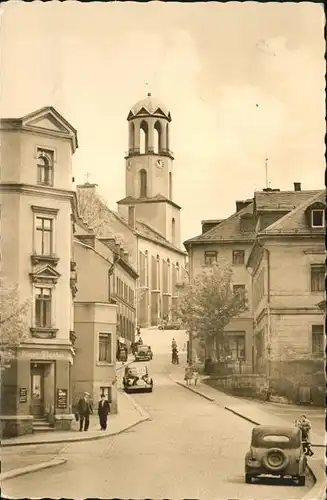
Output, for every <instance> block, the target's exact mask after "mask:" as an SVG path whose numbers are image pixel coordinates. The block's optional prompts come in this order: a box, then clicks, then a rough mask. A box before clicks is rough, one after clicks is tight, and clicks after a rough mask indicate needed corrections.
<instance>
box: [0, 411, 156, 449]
mask: <svg viewBox="0 0 327 500" xmlns="http://www.w3.org/2000/svg"><path fill="white" fill-rule="evenodd" d="M149 418H150V417H149ZM149 418H148V417H141V418H140V420H138V421H137V422H134V423H133V424H130V425H128V426H127V427H124V428H123V429H120V430H119V431H116V432H111V433H110V434H109V433H108V434H100V435H99V436H90V437H85V438H84V437H83V438H82V437H81V438H78V439H74V438H73V439H59V440H57V441H41V442H39V443H36V442H35V441H28V442H24V443H11V444H9V443H5V444H4V443H1V447H2V448H9V447H13V446H38V445H43V444H62V443H81V442H83V441H97V440H98V439H105V438H109V437H111V436H118V434H122V433H123V432H125V431H127V430H129V429H131V428H132V427H135V426H136V425H138V424H141V423H142V422H144V421H145V420H149Z"/></svg>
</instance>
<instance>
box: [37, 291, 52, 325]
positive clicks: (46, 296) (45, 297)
mask: <svg viewBox="0 0 327 500" xmlns="http://www.w3.org/2000/svg"><path fill="white" fill-rule="evenodd" d="M51 298H52V297H51V289H50V288H37V294H36V296H35V325H36V326H37V327H40V328H51V323H52V321H51Z"/></svg>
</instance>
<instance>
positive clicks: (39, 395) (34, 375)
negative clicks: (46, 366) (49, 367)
mask: <svg viewBox="0 0 327 500" xmlns="http://www.w3.org/2000/svg"><path fill="white" fill-rule="evenodd" d="M31 396H32V397H31V412H32V415H33V416H34V417H42V416H43V413H44V371H43V369H42V367H38V368H34V367H33V368H32V369H31Z"/></svg>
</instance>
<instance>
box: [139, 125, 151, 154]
mask: <svg viewBox="0 0 327 500" xmlns="http://www.w3.org/2000/svg"><path fill="white" fill-rule="evenodd" d="M148 150H149V128H148V124H147V122H145V121H144V120H143V121H142V122H141V125H140V153H141V154H145V153H147V152H148Z"/></svg>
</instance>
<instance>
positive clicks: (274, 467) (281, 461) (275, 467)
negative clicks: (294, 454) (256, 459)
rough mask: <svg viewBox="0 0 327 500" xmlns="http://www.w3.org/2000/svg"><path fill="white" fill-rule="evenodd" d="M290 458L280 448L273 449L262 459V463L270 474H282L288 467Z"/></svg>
mask: <svg viewBox="0 0 327 500" xmlns="http://www.w3.org/2000/svg"><path fill="white" fill-rule="evenodd" d="M288 462H289V458H288V457H287V456H286V455H285V453H284V452H283V450H281V449H279V448H271V449H270V450H268V451H267V453H266V454H265V455H264V456H263V457H262V463H263V465H264V467H265V469H266V470H267V471H269V472H280V471H282V470H283V469H285V468H286V467H287V465H288Z"/></svg>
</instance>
